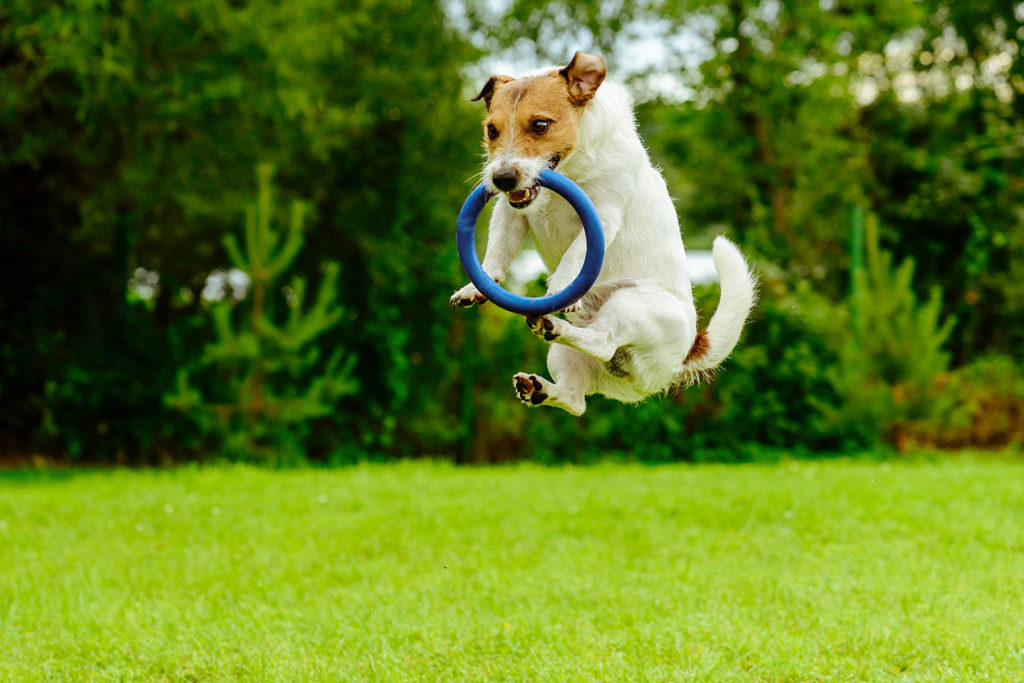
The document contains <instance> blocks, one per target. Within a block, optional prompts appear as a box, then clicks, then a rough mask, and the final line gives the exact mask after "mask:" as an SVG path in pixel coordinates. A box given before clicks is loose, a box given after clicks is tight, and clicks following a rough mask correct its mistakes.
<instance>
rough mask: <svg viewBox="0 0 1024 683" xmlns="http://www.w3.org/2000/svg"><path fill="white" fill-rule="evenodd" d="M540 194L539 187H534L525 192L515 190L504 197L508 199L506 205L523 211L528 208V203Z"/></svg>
mask: <svg viewBox="0 0 1024 683" xmlns="http://www.w3.org/2000/svg"><path fill="white" fill-rule="evenodd" d="M539 194H540V187H539V186H537V185H534V186H532V187H528V188H526V189H525V190H516V191H514V192H509V193H508V194H507V195H506V196H507V197H508V203H509V204H511V205H512V206H513V207H514V208H516V209H523V208H526V207H527V206H529V204H530V202H532V201H533V200H534V199H536V198H537V195H539Z"/></svg>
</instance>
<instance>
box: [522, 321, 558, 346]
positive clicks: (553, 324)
mask: <svg viewBox="0 0 1024 683" xmlns="http://www.w3.org/2000/svg"><path fill="white" fill-rule="evenodd" d="M561 323H562V321H561V320H559V319H558V318H552V317H551V316H550V315H528V316H526V325H527V326H528V327H529V328H530V331H531V332H533V333H534V334H535V335H537V336H538V337H540V338H541V339H543V340H544V341H549V342H550V341H555V340H556V339H558V337H559V336H560V335H561V332H560V330H559V326H560V325H561Z"/></svg>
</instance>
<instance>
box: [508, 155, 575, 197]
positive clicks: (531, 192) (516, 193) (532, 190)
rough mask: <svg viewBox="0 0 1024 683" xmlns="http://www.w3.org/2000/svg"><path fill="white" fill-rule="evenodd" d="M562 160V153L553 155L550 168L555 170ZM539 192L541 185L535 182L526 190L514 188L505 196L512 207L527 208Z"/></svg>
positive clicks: (549, 164) (549, 162) (549, 163)
mask: <svg viewBox="0 0 1024 683" xmlns="http://www.w3.org/2000/svg"><path fill="white" fill-rule="evenodd" d="M561 160H562V155H561V154H556V155H555V156H553V157H551V159H550V160H549V161H548V168H550V169H551V170H552V171H553V170H555V167H556V166H558V162H560V161H561ZM539 194H540V185H538V184H537V183H534V184H533V185H531V186H530V187H528V188H526V189H525V190H513V191H512V192H507V193H506V195H505V196H507V197H508V203H509V204H511V205H512V208H515V209H525V208H526V207H527V206H529V205H530V202H532V201H533V200H534V199H536V198H537V195H539Z"/></svg>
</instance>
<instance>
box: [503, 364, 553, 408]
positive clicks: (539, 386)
mask: <svg viewBox="0 0 1024 683" xmlns="http://www.w3.org/2000/svg"><path fill="white" fill-rule="evenodd" d="M545 383H546V381H545V380H544V379H542V378H540V377H538V376H537V375H528V374H526V373H525V372H517V373H516V374H515V375H514V376H513V377H512V386H513V387H515V390H516V396H517V397H518V398H519V400H520V401H522V402H523V403H525V404H526V405H530V406H539V405H540V404H542V403H544V401H546V400H548V393H547V392H546V391H545V390H544V385H545Z"/></svg>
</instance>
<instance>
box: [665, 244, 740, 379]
mask: <svg viewBox="0 0 1024 683" xmlns="http://www.w3.org/2000/svg"><path fill="white" fill-rule="evenodd" d="M711 258H712V259H713V260H714V262H715V270H717V271H718V281H719V282H720V283H721V289H722V296H721V298H720V299H719V302H718V308H717V309H716V310H715V314H714V315H713V316H711V322H710V323H708V326H707V329H703V330H700V331H698V332H697V338H696V339H695V340H694V342H693V346H692V347H690V352H689V353H688V354H687V356H686V360H684V361H683V370H682V374H681V376H680V380H681V382H682V383H683V384H684V385H685V386H689V385H692V384H697V383H699V382H701V381H703V380H706V379H710V378H711V376H712V375H713V374H714V371H715V368H717V367H718V366H719V365H721V364H722V362H723V361H724V360H725V359H726V358H728V357H729V354H730V353H732V350H733V349H734V348H735V347H736V342H737V341H739V338H740V333H741V332H742V331H743V325H744V323H746V321H747V316H748V315H750V309H752V308H753V307H754V300H755V299H756V297H757V282H756V280H755V278H754V276H753V274H752V273H751V272H750V269H749V268H748V267H747V261H746V259H744V258H743V254H741V253H740V250H739V249H737V248H736V245H735V244H733V243H732V242H730V241H729V240H727V239H725V238H724V237H722V236H718V237H716V238H715V243H714V245H713V246H712V247H711Z"/></svg>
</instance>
